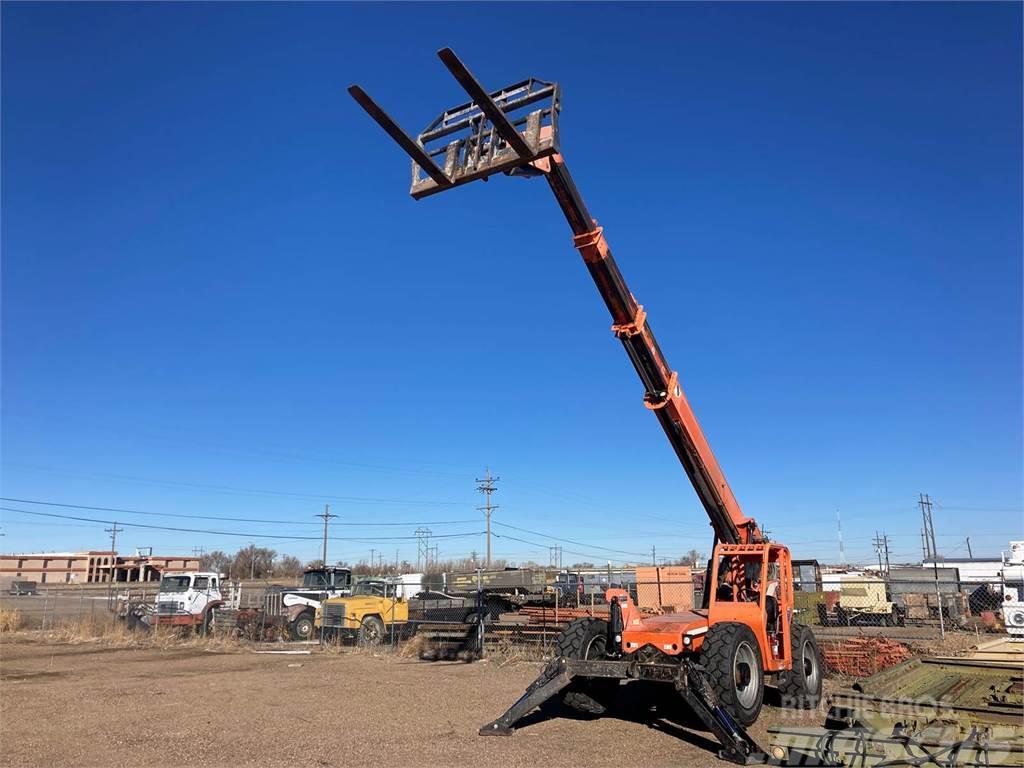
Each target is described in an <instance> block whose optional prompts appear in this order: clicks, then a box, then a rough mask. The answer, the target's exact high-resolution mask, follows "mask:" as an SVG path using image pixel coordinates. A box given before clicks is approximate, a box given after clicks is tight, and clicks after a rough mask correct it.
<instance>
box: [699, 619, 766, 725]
mask: <svg viewBox="0 0 1024 768" xmlns="http://www.w3.org/2000/svg"><path fill="white" fill-rule="evenodd" d="M700 661H701V664H702V665H703V667H704V669H705V671H706V672H707V677H708V682H709V683H710V684H711V688H712V689H713V690H714V692H715V695H716V696H717V697H718V701H719V703H720V704H721V705H722V706H723V707H724V708H725V710H726V711H727V712H728V713H729V714H730V715H732V717H733V718H734V719H735V720H736V721H737V722H738V723H740V724H741V725H750V724H751V723H753V722H754V721H755V720H757V716H758V715H759V714H760V713H761V704H762V703H763V702H764V665H763V663H762V661H761V649H760V648H759V647H758V645H757V640H756V639H755V638H754V633H753V632H751V631H750V627H748V626H747V625H746V624H738V623H735V622H731V621H726V622H721V623H718V624H715V625H714V626H713V627H711V629H709V630H708V633H707V634H706V635H705V636H704V644H703V645H702V646H701V652H700Z"/></svg>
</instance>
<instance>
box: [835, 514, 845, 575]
mask: <svg viewBox="0 0 1024 768" xmlns="http://www.w3.org/2000/svg"><path fill="white" fill-rule="evenodd" d="M836 530H837V531H838V533H839V564H840V565H846V550H845V549H843V521H842V520H841V519H840V517H839V507H836Z"/></svg>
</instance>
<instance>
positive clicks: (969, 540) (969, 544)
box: [967, 536, 974, 560]
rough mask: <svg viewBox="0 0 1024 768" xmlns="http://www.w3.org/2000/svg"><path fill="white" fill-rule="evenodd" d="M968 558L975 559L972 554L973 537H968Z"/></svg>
mask: <svg viewBox="0 0 1024 768" xmlns="http://www.w3.org/2000/svg"><path fill="white" fill-rule="evenodd" d="M967 556H968V557H969V558H971V559H972V560H973V559H974V553H973V552H971V537H970V536H968V537H967Z"/></svg>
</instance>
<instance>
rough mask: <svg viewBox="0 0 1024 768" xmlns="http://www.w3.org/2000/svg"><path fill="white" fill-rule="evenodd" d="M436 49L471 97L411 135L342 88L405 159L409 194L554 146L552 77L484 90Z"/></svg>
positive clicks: (356, 91) (506, 167)
mask: <svg viewBox="0 0 1024 768" xmlns="http://www.w3.org/2000/svg"><path fill="white" fill-rule="evenodd" d="M437 55H438V57H439V58H440V59H441V61H442V62H443V63H444V65H445V66H446V67H447V68H448V70H449V71H450V72H451V73H452V75H453V76H454V77H455V79H456V80H457V81H458V82H459V85H461V86H462V87H463V89H464V90H465V91H466V93H467V94H469V97H470V99H471V101H469V102H467V103H465V104H459V105H458V106H455V107H452V108H451V109H448V110H445V111H444V112H442V113H441V115H440V116H439V117H437V118H436V119H435V120H433V121H431V123H430V124H429V125H428V126H427V127H426V128H425V129H423V131H422V132H420V134H419V136H417V137H416V139H413V138H412V137H410V136H409V135H408V134H407V133H405V131H403V130H402V128H401V127H400V126H399V125H398V123H396V122H395V121H394V120H393V119H392V118H391V116H390V115H388V114H387V112H385V111H384V110H383V109H382V108H381V107H380V105H378V104H377V102H375V101H374V100H373V99H372V98H371V97H370V96H369V94H367V93H366V91H364V90H363V89H362V88H360V87H359V86H358V85H353V86H351V87H350V88H349V89H348V91H349V93H350V94H351V95H352V98H353V99H355V100H356V101H357V102H358V103H359V105H360V106H361V107H362V108H363V109H364V110H365V111H366V113H367V114H368V115H370V117H372V118H373V119H374V121H375V122H376V123H377V124H378V125H379V126H380V127H381V128H383V129H384V130H385V131H386V132H387V134H388V135H389V136H391V138H392V139H394V140H395V142H396V143H397V144H398V145H399V146H400V147H401V148H402V149H403V150H404V151H405V153H406V154H407V155H409V157H411V158H412V187H411V188H410V190H409V193H410V194H411V195H412V196H413V197H414V198H416V199H419V198H421V197H426V196H427V195H432V194H434V193H436V192H443V191H444V190H446V189H449V188H451V187H453V186H458V185H460V184H465V183H467V182H470V181H475V180H476V179H484V178H487V177H488V176H490V175H491V174H494V173H498V172H499V171H503V172H506V173H510V172H512V171H514V170H516V169H518V168H524V167H528V166H529V165H530V163H532V162H534V161H535V160H540V159H541V158H544V157H548V156H549V155H553V154H555V153H557V152H558V112H559V110H560V109H561V105H560V103H559V88H558V83H549V82H547V81H545V80H537V79H535V78H529V79H528V80H523V81H521V82H518V83H513V84H512V85H509V86H506V87H505V88H501V89H499V90H497V91H492V92H490V93H488V92H487V91H485V90H484V89H483V87H482V86H481V85H480V83H479V82H478V81H477V79H476V78H475V77H473V75H472V73H471V72H470V71H469V70H468V69H466V66H465V64H463V63H462V62H461V61H460V60H459V57H458V56H456V55H455V52H454V51H452V49H451V48H442V49H441V50H440V51H438V54H437ZM528 107H532V109H529V110H528V109H527V108H528Z"/></svg>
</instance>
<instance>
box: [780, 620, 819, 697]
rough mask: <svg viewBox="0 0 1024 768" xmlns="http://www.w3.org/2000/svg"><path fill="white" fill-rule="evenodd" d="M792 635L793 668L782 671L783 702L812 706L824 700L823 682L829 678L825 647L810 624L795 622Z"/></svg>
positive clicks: (790, 645) (781, 690)
mask: <svg viewBox="0 0 1024 768" xmlns="http://www.w3.org/2000/svg"><path fill="white" fill-rule="evenodd" d="M790 636H791V640H792V642H790V644H789V647H790V652H791V653H792V659H793V669H791V670H788V669H787V670H784V671H782V672H780V673H779V693H780V694H781V695H782V705H783V706H784V707H790V708H792V709H812V708H813V707H816V706H818V703H819V702H820V701H821V686H822V682H823V681H824V679H825V665H824V663H823V661H822V656H821V649H820V648H818V641H817V639H816V638H815V637H814V633H813V632H812V631H811V630H810V627H805V626H802V625H800V624H793V625H792V631H791V632H790Z"/></svg>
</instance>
